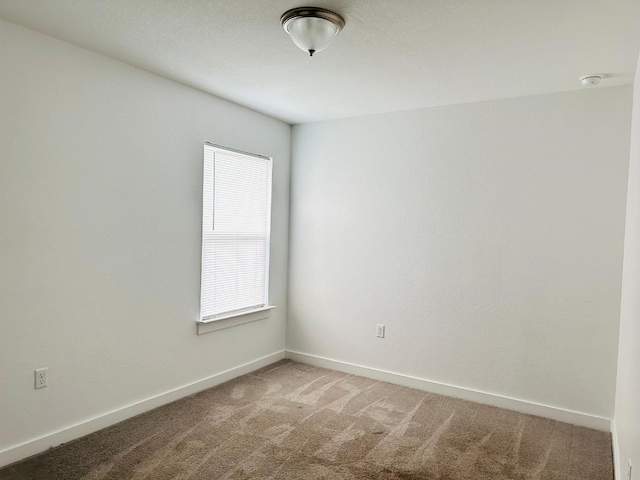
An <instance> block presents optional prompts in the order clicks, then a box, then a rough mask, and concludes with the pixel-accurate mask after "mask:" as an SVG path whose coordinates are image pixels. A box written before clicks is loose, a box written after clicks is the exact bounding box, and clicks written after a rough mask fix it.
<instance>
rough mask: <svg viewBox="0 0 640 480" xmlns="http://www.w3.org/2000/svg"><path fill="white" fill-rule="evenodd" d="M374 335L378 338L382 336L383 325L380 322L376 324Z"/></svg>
mask: <svg viewBox="0 0 640 480" xmlns="http://www.w3.org/2000/svg"><path fill="white" fill-rule="evenodd" d="M376 336H377V337H378V338H384V325H381V324H380V323H379V324H378V325H377V327H376Z"/></svg>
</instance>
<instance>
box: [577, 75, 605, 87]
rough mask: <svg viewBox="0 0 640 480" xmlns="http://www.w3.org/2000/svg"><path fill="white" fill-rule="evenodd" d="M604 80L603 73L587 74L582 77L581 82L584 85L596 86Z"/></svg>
mask: <svg viewBox="0 0 640 480" xmlns="http://www.w3.org/2000/svg"><path fill="white" fill-rule="evenodd" d="M600 80H602V75H585V76H584V77H580V83H582V86H583V87H595V86H596V85H598V84H599V83H600Z"/></svg>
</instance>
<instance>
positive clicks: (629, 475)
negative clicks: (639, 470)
mask: <svg viewBox="0 0 640 480" xmlns="http://www.w3.org/2000/svg"><path fill="white" fill-rule="evenodd" d="M627 480H631V459H629V473H628V474H627Z"/></svg>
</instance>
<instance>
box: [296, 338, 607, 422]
mask: <svg viewBox="0 0 640 480" xmlns="http://www.w3.org/2000/svg"><path fill="white" fill-rule="evenodd" d="M285 355H286V358H289V359H291V360H294V361H296V362H301V363H308V364H309V365H315V366H317V367H324V368H329V369H331V370H338V371H340V372H345V373H351V374H353V375H360V376H362V377H368V378H373V379H374V380H381V381H384V382H389V383H395V384H398V385H403V386H405V387H411V388H416V389H418V390H424V391H427V392H432V393H438V394H440V395H446V396H449V397H456V398H461V399H463V400H469V401H471V402H476V403H483V404H485V405H492V406H494V407H500V408H505V409H507V410H515V411H517V412H522V413H527V414H529V415H536V416H538V417H545V418H551V419H553V420H558V421H561V422H566V423H571V424H573V425H579V426H581V427H588V428H593V429H595V430H601V431H605V432H609V431H610V430H611V420H609V419H608V418H603V417H597V416H595V415H590V414H587V413H581V412H574V411H572V410H565V409H563V408H558V407H551V406H549V405H542V404H539V403H533V402H528V401H526V400H519V399H517V398H510V397H505V396H502V395H496V394H494V393H487V392H481V391H478V390H472V389H469V388H464V387H457V386H455V385H447V384H445V383H440V382H434V381H432V380H425V379H423V378H417V377H411V376H409V375H403V374H401V373H394V372H389V371H386V370H380V369H377V368H371V367H365V366H362V365H355V364H352V363H347V362H341V361H339V360H332V359H330V358H324V357H319V356H317V355H309V354H307V353H301V352H293V351H286V353H285Z"/></svg>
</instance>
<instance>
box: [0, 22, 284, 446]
mask: <svg viewBox="0 0 640 480" xmlns="http://www.w3.org/2000/svg"><path fill="white" fill-rule="evenodd" d="M0 45H2V48H0V322H1V330H0V412H1V414H0V432H1V434H0V451H1V450H3V449H5V448H8V447H11V446H12V445H16V444H19V443H21V442H25V441H28V440H31V439H33V438H35V437H38V436H41V435H45V434H48V433H51V432H53V431H56V430H58V429H61V428H64V427H68V426H69V425H72V424H74V423H78V422H82V421H85V420H87V419H90V418H91V417H94V416H96V415H100V414H103V413H105V412H108V411H111V410H114V409H117V408H121V407H123V406H125V405H128V404H131V403H133V402H136V401H140V400H144V399H146V398H148V397H151V396H153V395H156V394H159V393H163V392H166V391H168V390H171V389H174V388H177V387H180V386H183V385H186V384H188V383H190V382H194V381H197V380H200V379H202V378H206V377H208V376H211V375H214V374H216V373H218V372H221V371H224V370H227V369H229V368H233V367H236V366H238V365H241V364H243V363H246V362H249V361H252V360H255V359H257V358H260V357H262V356H265V355H268V354H271V353H274V352H276V351H279V350H282V349H283V348H284V331H285V318H286V278H287V241H288V208H289V194H288V193H289V149H290V130H291V129H290V127H289V126H288V125H286V124H284V123H282V122H279V121H276V120H274V119H271V118H269V117H266V116H264V115H261V114H257V113H255V112H253V111H251V110H248V109H245V108H242V107H239V106H237V105H234V104H231V103H228V102H225V101H222V100H219V99H216V98H214V97H211V96H209V95H206V94H204V93H201V92H198V91H196V90H193V89H190V88H187V87H185V86H183V85H179V84H177V83H174V82H171V81H169V80H166V79H163V78H160V77H158V76H155V75H152V74H149V73H147V72H144V71H142V70H139V69H135V68H132V67H130V66H128V65H125V64H123V63H120V62H117V61H114V60H111V59H108V58H106V57H103V56H101V55H97V54H94V53H91V52H89V51H86V50H83V49H80V48H76V47H73V46H71V45H69V44H66V43H63V42H60V41H57V40H54V39H52V38H50V37H45V36H43V35H40V34H36V33H35V32H32V31H29V30H25V29H23V28H20V27H17V26H15V25H12V24H9V23H6V22H3V21H0ZM205 141H211V142H215V143H219V144H223V145H228V146H231V147H235V148H241V149H245V150H248V151H252V152H258V153H262V154H265V155H271V156H273V157H274V195H273V230H272V235H273V236H272V243H271V247H272V257H271V269H272V270H271V290H270V291H271V300H272V302H273V303H274V304H275V305H277V306H278V307H279V308H277V309H276V310H274V311H273V312H272V314H271V318H270V319H269V320H265V321H260V322H255V323H251V324H247V325H242V326H239V327H235V328H231V329H226V330H221V331H219V332H215V333H208V334H206V335H201V336H198V335H196V323H195V322H196V320H197V318H198V310H199V303H200V238H201V237H200V235H201V218H202V217H201V215H202V203H201V202H202V161H203V160H202V156H203V143H204V142H205ZM38 367H49V387H48V388H46V389H43V390H37V391H36V390H34V389H33V370H34V369H35V368H38Z"/></svg>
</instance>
